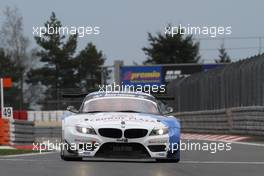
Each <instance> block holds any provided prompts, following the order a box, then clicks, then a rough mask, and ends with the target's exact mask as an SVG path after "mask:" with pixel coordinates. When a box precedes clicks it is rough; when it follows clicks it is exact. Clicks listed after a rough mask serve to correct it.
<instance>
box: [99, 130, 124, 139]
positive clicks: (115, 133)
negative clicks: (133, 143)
mask: <svg viewBox="0 0 264 176" xmlns="http://www.w3.org/2000/svg"><path fill="white" fill-rule="evenodd" d="M98 132H99V134H100V135H101V136H103V137H108V138H121V137H122V130H120V129H116V128H100V129H99V130H98Z"/></svg>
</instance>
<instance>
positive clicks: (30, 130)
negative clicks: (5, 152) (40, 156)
mask: <svg viewBox="0 0 264 176" xmlns="http://www.w3.org/2000/svg"><path fill="white" fill-rule="evenodd" d="M9 125H10V128H9V134H10V140H9V143H10V144H11V145H24V144H32V143H33V142H34V122H33V121H26V120H10V121H9Z"/></svg>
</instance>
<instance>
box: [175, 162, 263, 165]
mask: <svg viewBox="0 0 264 176" xmlns="http://www.w3.org/2000/svg"><path fill="white" fill-rule="evenodd" d="M180 163H184V164H250V165H264V161H263V162H262V161H180Z"/></svg>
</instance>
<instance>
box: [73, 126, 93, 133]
mask: <svg viewBox="0 0 264 176" xmlns="http://www.w3.org/2000/svg"><path fill="white" fill-rule="evenodd" d="M76 131H78V132H79V133H83V134H96V132H95V130H94V129H93V128H92V127H82V126H80V125H77V126H76Z"/></svg>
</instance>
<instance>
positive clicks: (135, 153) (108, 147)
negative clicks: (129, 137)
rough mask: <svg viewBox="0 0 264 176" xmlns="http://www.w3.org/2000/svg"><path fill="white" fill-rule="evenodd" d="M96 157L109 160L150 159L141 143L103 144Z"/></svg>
mask: <svg viewBox="0 0 264 176" xmlns="http://www.w3.org/2000/svg"><path fill="white" fill-rule="evenodd" d="M95 157H108V158H149V157H150V155H149V153H148V151H147V150H146V148H145V147H144V146H143V145H142V144H139V143H115V142H108V143H105V144H103V145H102V146H101V147H100V149H99V150H98V151H97V152H96V154H95Z"/></svg>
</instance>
